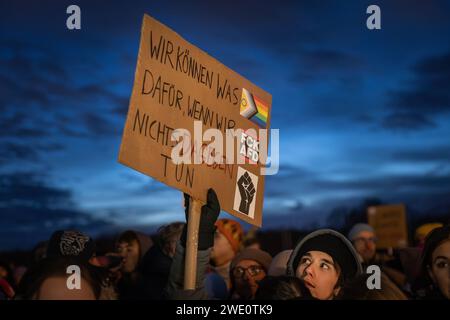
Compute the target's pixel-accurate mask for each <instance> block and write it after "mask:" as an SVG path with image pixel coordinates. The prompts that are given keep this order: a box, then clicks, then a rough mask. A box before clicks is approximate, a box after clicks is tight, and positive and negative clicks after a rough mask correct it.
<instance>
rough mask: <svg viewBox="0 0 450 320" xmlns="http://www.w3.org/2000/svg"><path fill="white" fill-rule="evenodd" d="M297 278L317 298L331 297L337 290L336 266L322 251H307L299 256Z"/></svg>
mask: <svg viewBox="0 0 450 320" xmlns="http://www.w3.org/2000/svg"><path fill="white" fill-rule="evenodd" d="M296 276H297V278H300V279H301V280H303V281H304V283H305V286H306V287H307V288H308V290H309V291H310V293H311V295H312V296H313V297H314V298H316V299H319V300H328V299H333V297H334V296H335V295H337V293H338V292H339V288H336V284H337V282H338V279H339V271H338V267H337V265H336V264H335V262H334V261H333V258H332V257H331V256H330V255H328V254H327V253H325V252H322V251H309V252H307V253H306V254H304V255H303V256H302V257H301V258H300V262H299V264H298V267H297V270H296Z"/></svg>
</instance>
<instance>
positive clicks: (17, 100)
mask: <svg viewBox="0 0 450 320" xmlns="http://www.w3.org/2000/svg"><path fill="white" fill-rule="evenodd" d="M70 4H77V5H79V6H80V8H81V27H82V28H81V30H77V31H70V30H68V29H67V28H66V19H67V16H68V15H67V14H66V8H67V7H68V6H69V5H70ZM371 4H377V5H379V6H380V8H381V26H382V29H381V30H374V31H371V30H368V29H367V28H366V19H367V17H368V15H367V14H366V8H367V7H368V6H369V5H371ZM144 13H147V14H149V15H151V16H153V17H154V18H156V19H158V20H159V21H161V22H162V23H164V24H166V25H167V26H169V27H170V28H172V29H173V30H175V31H176V32H177V33H179V34H180V35H181V36H182V37H184V38H185V39H186V40H188V41H190V42H191V43H193V44H194V45H196V46H198V47H200V48H201V49H203V50H204V51H206V52H208V53H209V54H210V55H212V56H213V57H215V58H216V59H218V60H219V61H221V62H222V63H224V64H225V65H227V66H228V67H230V68H232V69H233V70H236V71H237V72H239V73H240V74H242V75H243V76H245V77H246V78H248V79H249V80H250V81H252V82H253V83H255V84H257V85H258V86H260V87H262V88H263V89H264V90H266V91H268V92H270V93H271V94H272V96H273V105H272V128H279V129H280V140H281V141H280V142H281V145H280V153H281V154H280V161H281V168H280V172H279V174H277V175H276V176H271V177H268V178H267V180H266V190H265V205H264V216H263V228H264V229H270V228H279V227H288V226H289V227H298V228H311V227H318V226H325V225H327V223H328V222H329V221H330V220H329V219H328V217H329V214H330V212H331V211H332V209H333V208H336V207H339V206H349V207H351V206H353V205H356V204H358V203H361V202H362V201H363V200H364V199H366V198H379V199H381V200H382V201H383V202H385V203H389V202H395V203H398V202H404V203H406V204H408V206H409V207H410V208H413V210H414V211H415V212H417V213H418V214H421V213H422V214H425V213H429V212H445V211H446V212H449V208H450V1H437V0H436V1H431V0H422V1H419V0H389V1H344V0H342V1H337V0H336V1H312V0H311V1H292V2H291V1H288V2H286V1H272V2H269V1H245V0H243V1H132V0H130V1H92V0H91V1H61V0H58V1H21V0H19V1H17V0H15V1H11V0H4V1H2V2H1V4H0V112H1V114H0V219H1V220H0V250H2V249H12V248H30V247H31V246H33V245H34V244H36V243H37V242H38V241H40V240H44V239H46V238H48V236H49V235H50V234H51V232H52V231H54V230H56V229H61V228H77V229H81V230H83V231H86V232H88V233H90V234H92V235H94V236H95V235H99V234H102V233H114V232H117V231H120V230H124V229H125V228H137V229H140V230H143V231H147V232H152V231H154V230H155V228H157V227H158V226H160V225H161V224H163V223H167V222H170V221H174V220H183V218H184V213H183V208H182V205H181V204H182V201H181V199H182V196H181V193H180V192H179V191H176V190H173V189H171V188H169V187H167V186H165V185H163V184H161V183H159V182H157V181H154V180H152V179H151V178H148V177H146V176H144V175H142V174H139V173H137V172H135V171H133V170H131V169H129V168H127V167H124V166H122V165H121V164H119V163H118V162H117V157H118V151H119V146H120V141H121V134H122V130H123V125H124V122H125V116H126V112H127V109H128V100H129V97H130V94H131V88H132V85H133V79H134V71H135V65H136V58H137V51H138V46H139V37H140V27H141V23H142V17H143V15H144ZM224 216H226V214H224Z"/></svg>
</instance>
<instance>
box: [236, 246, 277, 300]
mask: <svg viewBox="0 0 450 320" xmlns="http://www.w3.org/2000/svg"><path fill="white" fill-rule="evenodd" d="M271 262H272V257H271V255H270V254H268V253H267V252H265V251H263V250H260V249H253V248H246V249H244V250H242V251H241V252H240V253H239V254H238V255H237V256H236V257H235V258H234V259H233V261H232V262H231V266H230V279H231V289H230V298H231V299H239V300H252V299H254V298H255V294H256V291H257V290H258V287H259V282H260V281H261V280H263V279H264V278H265V277H266V276H267V271H268V270H269V266H270V263H271Z"/></svg>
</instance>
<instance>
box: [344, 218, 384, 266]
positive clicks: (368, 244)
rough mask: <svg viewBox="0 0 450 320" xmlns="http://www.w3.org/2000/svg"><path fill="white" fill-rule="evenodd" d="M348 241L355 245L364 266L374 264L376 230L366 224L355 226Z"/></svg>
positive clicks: (349, 234)
mask: <svg viewBox="0 0 450 320" xmlns="http://www.w3.org/2000/svg"><path fill="white" fill-rule="evenodd" d="M348 239H349V240H350V241H351V242H352V243H353V246H354V247H355V249H356V252H358V254H359V255H360V257H361V258H362V262H363V264H364V265H366V266H367V265H371V264H374V260H375V255H376V252H377V238H376V236H375V230H374V229H373V228H372V227H371V226H370V225H368V224H366V223H357V224H355V225H354V226H353V227H352V228H351V230H350V232H349V233H348Z"/></svg>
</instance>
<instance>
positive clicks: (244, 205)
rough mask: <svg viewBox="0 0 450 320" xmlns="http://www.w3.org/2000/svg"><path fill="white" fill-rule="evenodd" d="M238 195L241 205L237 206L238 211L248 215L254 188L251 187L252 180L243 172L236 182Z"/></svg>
mask: <svg viewBox="0 0 450 320" xmlns="http://www.w3.org/2000/svg"><path fill="white" fill-rule="evenodd" d="M238 187H239V193H240V194H241V204H240V205H239V211H241V212H242V213H245V214H248V210H249V209H250V204H251V203H252V201H253V197H254V196H255V192H256V190H255V186H254V185H253V182H252V178H251V177H250V175H249V174H248V172H245V173H244V174H243V175H242V176H241V177H240V178H239V180H238Z"/></svg>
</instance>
